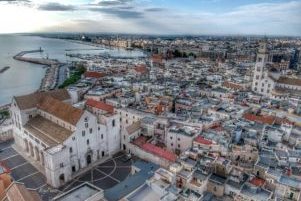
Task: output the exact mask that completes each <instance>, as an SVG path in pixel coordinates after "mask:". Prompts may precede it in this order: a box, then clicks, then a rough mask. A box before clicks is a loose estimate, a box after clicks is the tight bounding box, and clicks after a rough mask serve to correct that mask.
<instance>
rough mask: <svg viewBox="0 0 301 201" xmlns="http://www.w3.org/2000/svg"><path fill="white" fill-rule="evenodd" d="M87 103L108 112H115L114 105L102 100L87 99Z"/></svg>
mask: <svg viewBox="0 0 301 201" xmlns="http://www.w3.org/2000/svg"><path fill="white" fill-rule="evenodd" d="M86 105H87V106H90V107H94V108H97V109H100V110H103V111H106V112H109V113H113V112H114V107H113V106H112V105H109V104H106V103H104V102H102V101H96V100H93V99H88V100H87V101H86Z"/></svg>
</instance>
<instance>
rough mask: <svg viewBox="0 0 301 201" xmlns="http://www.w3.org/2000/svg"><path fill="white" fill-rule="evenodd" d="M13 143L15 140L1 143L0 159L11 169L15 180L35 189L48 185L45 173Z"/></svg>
mask: <svg viewBox="0 0 301 201" xmlns="http://www.w3.org/2000/svg"><path fill="white" fill-rule="evenodd" d="M12 144H13V141H8V142H2V143H0V150H1V152H0V161H1V162H3V163H4V165H5V166H6V167H8V168H9V169H10V171H11V173H10V175H11V177H12V178H13V180H14V181H18V182H22V183H24V184H25V186H26V187H27V188H30V189H34V190H39V189H40V188H42V187H44V186H46V178H45V177H44V175H43V174H42V173H40V172H39V171H38V170H37V169H36V168H35V167H34V166H32V165H31V164H30V163H29V162H27V161H26V160H25V159H24V158H23V157H22V156H21V155H20V154H18V152H17V151H16V150H15V149H14V148H13V147H12Z"/></svg>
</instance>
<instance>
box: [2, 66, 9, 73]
mask: <svg viewBox="0 0 301 201" xmlns="http://www.w3.org/2000/svg"><path fill="white" fill-rule="evenodd" d="M9 68H10V67H9V66H5V67H3V68H0V73H4V72H5V71H7V70H8V69H9Z"/></svg>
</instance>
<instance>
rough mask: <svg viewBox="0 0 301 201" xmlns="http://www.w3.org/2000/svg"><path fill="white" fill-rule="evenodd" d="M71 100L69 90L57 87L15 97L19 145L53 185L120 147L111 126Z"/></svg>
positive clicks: (13, 117) (14, 114) (68, 179)
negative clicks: (52, 89) (104, 124)
mask: <svg viewBox="0 0 301 201" xmlns="http://www.w3.org/2000/svg"><path fill="white" fill-rule="evenodd" d="M70 102H71V98H70V96H69V94H68V92H67V91H66V90H55V91H49V92H37V93H33V94H29V95H25V96H19V97H14V98H13V101H12V104H11V114H12V120H13V135H14V139H15V143H16V146H18V147H19V148H21V149H22V150H24V152H25V153H26V154H27V155H28V158H29V159H30V160H32V161H30V162H33V161H35V162H38V163H39V165H40V166H41V168H40V169H41V170H43V172H44V174H45V176H46V178H47V183H48V184H50V185H51V186H53V187H59V186H61V185H62V184H64V183H66V182H67V181H70V180H71V179H72V178H73V177H74V176H75V175H76V173H77V172H78V171H79V170H80V169H82V168H85V167H87V166H89V165H91V164H93V163H95V162H97V161H98V160H100V159H101V158H103V157H106V156H109V155H111V154H113V153H115V152H116V151H117V148H116V147H115V146H112V145H113V144H114V143H115V142H110V140H109V139H108V136H109V132H110V129H108V128H107V127H106V126H103V125H100V124H98V121H97V117H96V116H95V115H93V114H92V113H90V112H88V111H86V110H81V109H77V108H74V107H72V106H71V105H69V104H68V103H70ZM116 140H117V141H118V140H119V139H116ZM117 144H120V143H117ZM36 164H37V163H36Z"/></svg>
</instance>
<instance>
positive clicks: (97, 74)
mask: <svg viewBox="0 0 301 201" xmlns="http://www.w3.org/2000/svg"><path fill="white" fill-rule="evenodd" d="M84 75H85V77H92V78H102V77H104V76H106V74H105V73H100V72H94V71H87V72H85V74H84Z"/></svg>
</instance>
